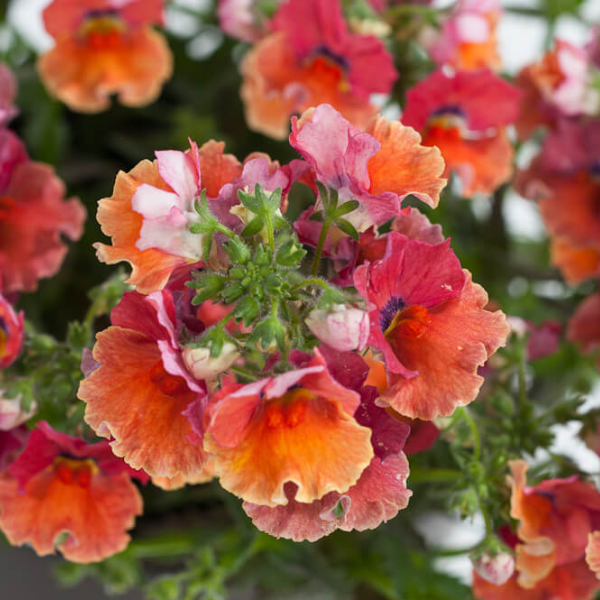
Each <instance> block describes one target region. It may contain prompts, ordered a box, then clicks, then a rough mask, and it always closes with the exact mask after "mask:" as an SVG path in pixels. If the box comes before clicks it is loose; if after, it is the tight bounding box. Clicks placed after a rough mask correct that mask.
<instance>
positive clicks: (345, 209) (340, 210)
mask: <svg viewBox="0 0 600 600" xmlns="http://www.w3.org/2000/svg"><path fill="white" fill-rule="evenodd" d="M359 206H360V202H359V201H358V200H349V201H348V202H344V204H342V205H340V206H338V207H337V209H336V211H335V214H336V216H337V217H343V216H344V215H347V214H348V213H351V212H352V211H353V210H356V209H357V208H358V207H359Z"/></svg>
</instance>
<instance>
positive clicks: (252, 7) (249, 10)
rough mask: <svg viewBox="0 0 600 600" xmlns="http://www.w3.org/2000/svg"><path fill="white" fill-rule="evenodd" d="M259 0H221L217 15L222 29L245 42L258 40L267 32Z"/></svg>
mask: <svg viewBox="0 0 600 600" xmlns="http://www.w3.org/2000/svg"><path fill="white" fill-rule="evenodd" d="M257 4H258V2H257V0H219V4H218V6H217V16H218V18H219V25H220V26H221V29H222V30H223V31H224V32H225V33H226V34H227V35H228V36H230V37H233V38H237V39H238V40H242V41H244V42H248V43H250V44H251V43H253V42H258V41H259V40H260V39H261V38H262V37H264V35H265V34H266V33H267V31H268V28H267V26H266V23H265V18H264V16H262V15H261V14H260V10H259V8H258V7H257Z"/></svg>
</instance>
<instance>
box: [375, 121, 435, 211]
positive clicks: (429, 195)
mask: <svg viewBox="0 0 600 600" xmlns="http://www.w3.org/2000/svg"><path fill="white" fill-rule="evenodd" d="M367 133H370V134H371V135H372V136H373V137H374V138H375V139H376V140H377V141H378V142H379V143H380V144H381V149H380V150H379V152H377V154H375V156H373V157H371V159H370V160H369V164H368V171H369V178H370V180H371V187H370V189H369V192H370V193H371V194H373V195H379V194H382V193H384V192H394V193H395V194H398V195H399V196H406V195H407V194H413V195H415V196H417V198H419V199H420V200H422V201H423V202H425V203H426V204H429V206H433V207H434V208H435V207H436V206H437V205H438V202H439V200H440V193H441V191H442V189H443V188H444V186H445V185H446V180H445V179H444V178H443V177H442V175H443V173H444V160H443V158H442V155H441V154H440V151H439V150H438V149H437V148H431V147H427V146H433V144H427V145H426V146H425V145H421V136H420V135H419V134H418V133H417V132H416V131H415V130H414V129H413V128H412V127H407V126H406V125H403V124H402V123H400V121H389V120H388V119H386V118H385V117H379V118H378V119H376V120H375V121H373V122H372V123H371V125H370V126H369V127H368V128H367Z"/></svg>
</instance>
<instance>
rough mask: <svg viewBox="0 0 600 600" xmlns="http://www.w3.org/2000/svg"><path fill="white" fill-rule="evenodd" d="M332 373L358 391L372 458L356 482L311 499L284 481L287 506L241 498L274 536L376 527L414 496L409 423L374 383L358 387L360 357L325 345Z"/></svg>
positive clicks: (311, 536)
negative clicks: (389, 408) (393, 412)
mask: <svg viewBox="0 0 600 600" xmlns="http://www.w3.org/2000/svg"><path fill="white" fill-rule="evenodd" d="M323 352H324V355H325V356H326V358H327V363H328V366H329V369H330V370H331V373H332V375H334V376H335V378H336V380H338V381H339V382H340V383H342V384H343V385H345V386H346V387H347V388H349V389H356V390H360V393H361V403H360V406H359V408H358V410H357V411H356V413H355V418H356V420H357V421H358V423H360V424H361V425H363V426H365V427H368V428H369V429H371V431H372V435H371V444H372V447H373V453H374V456H373V458H372V459H371V462H370V464H369V466H367V468H366V469H365V470H364V471H363V472H362V474H361V476H360V479H359V480H358V482H357V483H356V484H355V485H353V486H352V487H350V488H349V489H348V490H347V491H346V492H344V493H338V492H329V493H328V494H326V495H325V496H323V498H321V499H319V500H315V501H313V502H310V503H305V502H300V501H299V500H298V498H297V497H296V498H294V494H295V493H296V489H297V486H296V485H294V484H292V483H287V484H286V485H285V488H284V489H285V493H286V498H287V499H288V502H287V504H285V505H280V506H275V507H271V506H261V505H259V504H253V503H251V502H247V501H246V502H244V504H243V508H244V510H245V512H246V513H247V514H248V516H250V518H251V519H252V521H253V523H254V525H255V526H256V527H258V529H260V530H261V531H266V532H267V533H269V534H270V535H273V536H275V537H284V538H288V539H292V540H294V541H302V540H309V541H315V540H317V539H319V538H321V537H323V536H325V535H329V534H330V533H332V532H333V531H335V530H336V529H341V530H343V531H351V530H353V529H356V530H358V531H364V530H366V529H374V528H376V527H378V526H379V525H380V524H381V523H382V522H384V521H387V520H389V519H392V518H393V517H395V516H396V514H397V513H398V511H399V510H402V509H404V508H406V506H407V505H408V500H409V498H410V496H411V494H412V492H411V491H410V490H408V489H407V488H406V478H407V476H408V462H407V460H406V456H405V454H404V452H403V451H402V450H403V447H404V443H405V441H406V436H407V434H408V426H407V425H405V424H404V423H401V422H399V421H397V420H395V419H393V418H391V417H390V416H389V415H388V414H387V413H386V411H385V410H384V409H382V408H380V407H378V406H376V405H375V403H374V399H375V397H376V393H374V392H375V390H374V388H372V387H368V388H367V387H362V386H363V383H365V376H366V375H367V372H368V367H367V365H366V364H365V363H364V361H363V360H362V359H361V357H360V356H358V355H356V354H353V353H341V354H340V353H339V352H336V351H333V350H332V349H331V348H328V347H327V346H323Z"/></svg>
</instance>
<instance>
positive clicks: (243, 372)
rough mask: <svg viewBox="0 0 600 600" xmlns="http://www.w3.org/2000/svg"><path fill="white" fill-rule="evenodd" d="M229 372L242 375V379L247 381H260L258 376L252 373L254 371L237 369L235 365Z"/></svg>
mask: <svg viewBox="0 0 600 600" xmlns="http://www.w3.org/2000/svg"><path fill="white" fill-rule="evenodd" d="M229 371H232V372H233V373H235V374H236V375H240V376H241V377H245V378H246V379H250V380H251V381H258V376H257V375H256V374H255V373H252V371H248V370H247V369H244V368H243V367H237V366H235V365H232V366H231V367H229Z"/></svg>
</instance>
